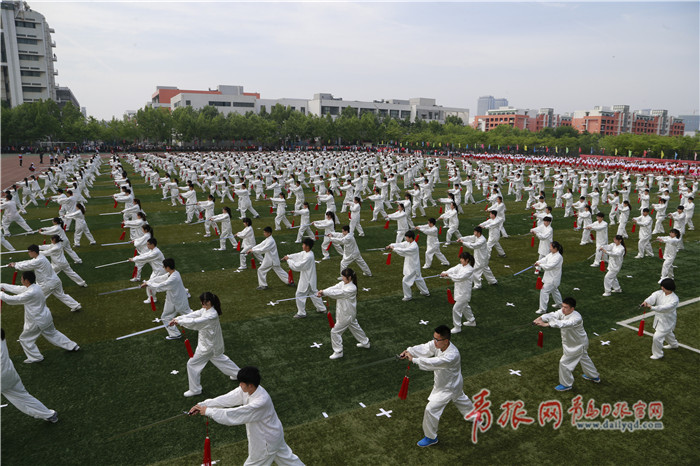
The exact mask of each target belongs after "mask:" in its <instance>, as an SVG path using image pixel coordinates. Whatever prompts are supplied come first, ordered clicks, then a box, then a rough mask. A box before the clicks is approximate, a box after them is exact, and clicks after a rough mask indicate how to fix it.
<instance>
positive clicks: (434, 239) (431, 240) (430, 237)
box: [416, 223, 440, 249]
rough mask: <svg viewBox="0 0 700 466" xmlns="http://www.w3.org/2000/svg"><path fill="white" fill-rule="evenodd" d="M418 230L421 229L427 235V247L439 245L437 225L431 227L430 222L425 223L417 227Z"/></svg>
mask: <svg viewBox="0 0 700 466" xmlns="http://www.w3.org/2000/svg"><path fill="white" fill-rule="evenodd" d="M416 230H418V231H420V232H421V233H423V234H424V235H425V236H426V237H427V240H426V243H425V246H426V248H427V249H430V248H432V247H437V246H438V245H439V244H440V242H439V240H438V228H437V227H436V226H434V225H433V226H432V227H431V226H430V224H428V223H426V224H425V225H420V226H418V227H416Z"/></svg>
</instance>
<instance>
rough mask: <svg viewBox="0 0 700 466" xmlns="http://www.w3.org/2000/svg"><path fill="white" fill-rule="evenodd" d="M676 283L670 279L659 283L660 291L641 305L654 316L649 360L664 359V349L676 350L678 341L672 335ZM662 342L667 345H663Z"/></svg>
mask: <svg viewBox="0 0 700 466" xmlns="http://www.w3.org/2000/svg"><path fill="white" fill-rule="evenodd" d="M675 291H676V282H675V281H674V280H673V279H672V278H665V279H663V280H662V281H661V289H660V290H658V291H655V292H653V293H652V294H651V295H650V296H649V297H648V298H647V299H645V300H644V302H643V303H642V307H646V308H648V309H649V310H650V311H653V312H654V313H655V315H654V329H655V330H656V332H654V340H653V343H652V345H651V356H650V358H651V359H661V358H663V357H664V350H665V349H676V348H678V340H676V336H675V335H674V334H673V330H675V328H676V309H677V308H678V296H676V293H675ZM664 341H666V342H668V345H664Z"/></svg>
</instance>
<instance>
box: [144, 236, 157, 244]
mask: <svg viewBox="0 0 700 466" xmlns="http://www.w3.org/2000/svg"><path fill="white" fill-rule="evenodd" d="M146 242H147V243H148V244H152V245H153V246H158V240H157V239H155V238H154V237H153V236H151V238H150V239H149V240H148V241H146Z"/></svg>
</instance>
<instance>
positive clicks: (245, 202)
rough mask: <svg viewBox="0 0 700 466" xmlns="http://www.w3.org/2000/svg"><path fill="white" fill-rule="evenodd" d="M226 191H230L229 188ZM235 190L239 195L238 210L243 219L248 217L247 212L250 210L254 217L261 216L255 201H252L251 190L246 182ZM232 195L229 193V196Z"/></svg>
mask: <svg viewBox="0 0 700 466" xmlns="http://www.w3.org/2000/svg"><path fill="white" fill-rule="evenodd" d="M226 192H228V190H226ZM233 192H234V193H235V194H236V196H238V211H239V212H240V213H241V217H240V218H241V220H242V219H244V218H246V215H245V214H246V211H248V210H249V211H250V213H251V214H252V215H253V218H258V217H260V214H258V211H257V210H255V209H254V208H253V203H252V202H251V201H250V192H249V191H248V188H247V187H246V185H245V183H242V184H241V186H240V187H239V188H237V189H234V191H233ZM230 196H231V194H229V197H230Z"/></svg>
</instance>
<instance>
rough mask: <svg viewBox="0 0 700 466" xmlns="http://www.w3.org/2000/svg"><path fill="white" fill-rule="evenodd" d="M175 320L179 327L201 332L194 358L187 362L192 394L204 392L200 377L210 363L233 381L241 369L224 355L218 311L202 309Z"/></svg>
mask: <svg viewBox="0 0 700 466" xmlns="http://www.w3.org/2000/svg"><path fill="white" fill-rule="evenodd" d="M174 320H175V322H176V323H177V324H178V325H182V326H183V327H185V328H189V329H192V330H197V331H198V332H199V336H198V338H197V349H196V350H195V351H194V357H192V358H190V359H189V361H187V379H188V380H189V387H190V391H191V392H194V393H195V394H197V393H201V392H202V385H201V384H200V376H201V375H202V369H204V366H206V365H207V363H208V362H209V361H211V362H212V364H214V365H215V366H216V367H217V368H218V369H219V370H220V371H221V372H223V373H224V374H226V375H228V376H229V377H231V379H232V380H233V379H235V378H236V376H237V375H238V370H239V367H238V366H237V365H236V364H235V363H234V362H233V361H231V359H229V357H228V356H226V355H225V354H224V336H223V334H222V332H221V323H220V322H219V314H218V313H217V312H216V309H214V308H213V307H212V308H209V309H206V308H202V309H199V310H197V311H194V312H190V313H189V314H187V315H184V316H178V317H176V318H175V319H174ZM166 325H167V323H166Z"/></svg>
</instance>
